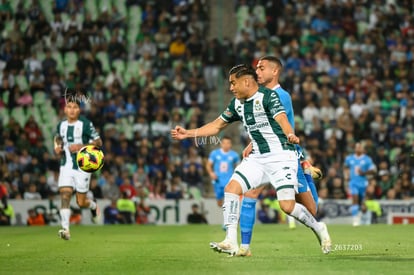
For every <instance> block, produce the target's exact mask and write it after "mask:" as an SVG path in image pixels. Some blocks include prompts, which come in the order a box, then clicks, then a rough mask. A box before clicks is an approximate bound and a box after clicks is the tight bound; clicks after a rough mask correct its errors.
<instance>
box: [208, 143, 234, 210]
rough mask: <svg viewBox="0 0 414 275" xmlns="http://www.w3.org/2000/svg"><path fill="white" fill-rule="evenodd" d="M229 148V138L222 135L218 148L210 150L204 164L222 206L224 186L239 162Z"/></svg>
mask: <svg viewBox="0 0 414 275" xmlns="http://www.w3.org/2000/svg"><path fill="white" fill-rule="evenodd" d="M231 148H232V140H231V138H230V137H228V136H224V137H222V139H221V141H220V148H217V149H215V150H213V151H211V153H210V155H209V156H208V161H207V164H206V170H207V173H208V174H209V176H210V179H211V182H212V183H213V186H214V193H215V195H216V200H217V205H218V206H219V207H222V206H223V199H224V188H225V187H226V185H227V183H228V182H229V181H230V178H231V175H233V172H234V168H235V167H236V166H237V164H239V162H240V157H239V154H237V152H236V151H234V150H232V149H231Z"/></svg>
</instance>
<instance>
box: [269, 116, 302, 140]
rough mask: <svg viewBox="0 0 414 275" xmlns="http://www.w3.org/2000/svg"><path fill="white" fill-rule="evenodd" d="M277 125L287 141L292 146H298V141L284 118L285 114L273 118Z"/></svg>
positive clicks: (285, 117)
mask: <svg viewBox="0 0 414 275" xmlns="http://www.w3.org/2000/svg"><path fill="white" fill-rule="evenodd" d="M275 120H276V122H277V123H279V125H280V128H282V131H283V133H284V134H285V135H286V137H287V139H288V141H289V142H290V143H293V144H299V142H300V140H299V138H298V137H297V136H296V135H295V131H294V130H293V128H292V126H291V125H290V123H289V120H288V118H287V116H286V113H280V114H278V115H277V116H276V117H275Z"/></svg>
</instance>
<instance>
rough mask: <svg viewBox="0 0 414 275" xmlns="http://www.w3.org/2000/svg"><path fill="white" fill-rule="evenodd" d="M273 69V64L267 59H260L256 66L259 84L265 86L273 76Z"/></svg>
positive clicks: (274, 68) (274, 67)
mask: <svg viewBox="0 0 414 275" xmlns="http://www.w3.org/2000/svg"><path fill="white" fill-rule="evenodd" d="M275 70H276V66H275V64H273V63H271V62H269V61H267V60H260V61H259V62H258V63H257V66H256V74H257V80H258V81H257V82H259V84H260V85H263V86H266V85H267V84H268V83H270V82H271V81H272V79H273V78H274V73H275Z"/></svg>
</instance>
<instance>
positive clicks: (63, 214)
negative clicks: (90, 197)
mask: <svg viewBox="0 0 414 275" xmlns="http://www.w3.org/2000/svg"><path fill="white" fill-rule="evenodd" d="M59 212H60V219H61V220H60V223H61V225H62V228H63V229H66V230H69V219H70V209H69V208H62V209H60V211H59Z"/></svg>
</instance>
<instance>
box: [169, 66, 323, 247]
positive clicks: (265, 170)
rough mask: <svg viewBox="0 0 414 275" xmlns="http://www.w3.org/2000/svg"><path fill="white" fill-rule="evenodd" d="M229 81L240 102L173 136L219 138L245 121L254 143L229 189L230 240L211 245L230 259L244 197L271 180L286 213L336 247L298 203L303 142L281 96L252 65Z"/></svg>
mask: <svg viewBox="0 0 414 275" xmlns="http://www.w3.org/2000/svg"><path fill="white" fill-rule="evenodd" d="M229 83H230V91H231V92H232V93H233V95H234V98H233V99H232V100H231V101H230V103H229V105H228V106H227V109H226V110H225V111H224V112H223V113H222V114H221V115H220V116H219V117H218V118H217V119H215V120H214V121H212V122H209V123H207V124H205V125H203V126H202V127H200V128H196V129H185V128H183V127H181V126H176V127H175V128H174V129H173V130H171V135H172V137H173V138H174V139H178V140H181V139H185V138H196V137H201V136H212V135H216V134H218V133H219V132H220V131H221V130H222V129H224V128H225V127H226V126H228V125H229V124H230V123H232V122H236V121H241V122H242V123H243V126H244V128H245V130H246V131H247V133H248V135H249V138H250V140H251V141H252V145H253V151H252V153H251V154H250V156H249V158H245V159H243V161H242V162H241V163H240V165H239V166H238V167H237V168H236V169H235V172H234V173H233V176H232V177H231V179H230V182H229V183H228V184H227V186H226V188H225V194H224V204H223V218H224V224H225V226H226V229H227V230H226V237H225V239H224V240H223V241H222V242H212V243H210V247H211V248H213V249H214V250H216V251H219V252H225V253H228V254H230V255H235V254H236V253H237V251H238V242H237V226H238V220H239V214H240V198H239V197H240V195H242V194H244V193H246V192H247V191H249V190H251V189H254V188H257V187H259V186H261V185H262V184H265V183H268V182H270V183H271V185H272V186H273V187H274V188H275V190H276V193H277V197H278V199H279V204H280V207H281V209H282V210H283V211H284V212H285V213H287V214H288V215H291V216H293V217H295V218H296V219H297V220H299V221H300V222H302V223H303V224H305V225H306V226H308V227H309V228H311V229H312V230H313V231H314V232H315V233H316V236H317V238H318V239H319V241H320V243H321V244H322V245H327V244H328V242H329V246H330V237H329V234H328V232H327V230H326V226H324V224H321V223H318V222H317V221H316V220H315V218H314V217H313V216H312V215H311V214H310V213H309V211H308V210H307V209H306V208H305V207H304V206H303V205H302V204H300V203H297V202H296V201H295V193H296V191H297V188H298V180H297V176H296V175H297V169H298V168H297V167H298V161H297V156H296V152H295V146H294V144H298V143H299V138H298V137H297V136H296V135H295V133H294V130H293V128H292V126H291V124H290V123H289V121H288V118H287V116H286V110H285V108H284V106H283V104H282V103H281V101H280V98H279V95H278V94H277V93H275V92H274V91H272V90H270V89H268V88H265V87H259V84H258V82H257V74H256V72H255V70H254V69H253V68H252V67H250V66H247V65H238V66H235V67H233V68H232V69H231V70H230V72H229Z"/></svg>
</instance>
